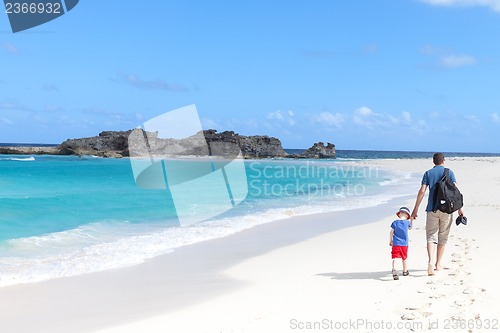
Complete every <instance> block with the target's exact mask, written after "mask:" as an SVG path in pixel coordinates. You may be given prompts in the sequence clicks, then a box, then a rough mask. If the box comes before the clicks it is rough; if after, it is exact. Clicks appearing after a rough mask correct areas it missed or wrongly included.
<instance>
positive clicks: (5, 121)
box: [0, 118, 14, 125]
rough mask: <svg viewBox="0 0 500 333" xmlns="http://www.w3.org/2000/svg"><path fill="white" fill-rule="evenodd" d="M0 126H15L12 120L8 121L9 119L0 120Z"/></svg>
mask: <svg viewBox="0 0 500 333" xmlns="http://www.w3.org/2000/svg"><path fill="white" fill-rule="evenodd" d="M0 124H4V125H13V124H14V123H13V122H12V120H10V119H7V118H0Z"/></svg>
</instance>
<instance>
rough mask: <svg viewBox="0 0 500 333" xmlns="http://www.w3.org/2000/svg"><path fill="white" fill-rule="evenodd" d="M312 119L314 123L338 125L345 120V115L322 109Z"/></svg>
mask: <svg viewBox="0 0 500 333" xmlns="http://www.w3.org/2000/svg"><path fill="white" fill-rule="evenodd" d="M313 120H314V122H316V123H320V124H326V125H328V126H335V127H340V124H341V123H343V122H344V121H345V116H344V115H343V114H341V113H335V114H333V113H331V112H327V111H324V112H321V113H320V114H318V115H316V116H314V118H313Z"/></svg>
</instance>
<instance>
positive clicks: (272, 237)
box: [0, 158, 500, 333]
mask: <svg viewBox="0 0 500 333" xmlns="http://www.w3.org/2000/svg"><path fill="white" fill-rule="evenodd" d="M360 163H365V164H370V165H375V166H378V167H382V168H395V169H398V170H405V171H411V172H416V173H419V174H420V173H423V172H424V171H425V170H427V169H429V168H430V167H432V162H431V161H430V160H373V161H366V162H360ZM447 166H448V167H450V168H452V169H453V170H454V172H455V174H456V176H457V178H458V183H459V187H460V189H461V190H462V192H463V193H464V196H465V202H466V207H465V208H464V211H465V214H466V216H467V217H468V220H469V224H468V225H467V226H464V225H460V226H456V225H453V227H452V231H451V237H450V240H449V243H448V245H447V249H446V252H445V256H444V262H443V264H444V265H445V266H446V267H448V269H447V270H443V271H439V272H436V275H435V276H432V277H429V276H427V272H426V268H427V264H426V263H427V258H426V250H425V247H426V241H425V231H424V225H425V212H424V210H425V203H426V202H425V201H424V202H423V203H422V205H421V207H420V214H419V219H418V220H417V221H415V222H414V229H413V230H412V231H410V237H411V243H410V249H409V270H410V274H411V275H410V276H408V277H403V276H401V277H400V280H399V281H394V280H393V279H392V276H391V275H390V265H391V259H390V247H389V244H388V241H389V231H390V223H391V222H392V220H393V219H394V218H395V215H394V213H395V211H396V209H397V208H398V207H399V206H401V205H407V206H409V207H410V209H412V208H413V204H414V198H411V199H409V198H406V199H404V200H403V201H401V202H400V201H398V202H391V203H389V204H387V205H384V206H382V207H380V209H378V210H376V209H371V210H369V212H370V216H362V217H360V216H356V215H354V214H352V213H350V212H346V213H344V214H340V215H339V214H337V215H335V218H342V219H345V220H346V221H347V220H349V219H350V220H354V219H356V220H358V218H359V220H360V221H361V220H362V219H367V221H370V222H371V223H368V224H364V225H358V226H353V227H348V228H343V229H340V230H337V231H334V232H328V226H327V223H328V219H329V217H330V216H333V215H330V214H320V215H314V216H310V217H303V218H295V219H290V220H288V221H281V222H277V223H272V224H270V225H268V226H267V225H266V226H261V227H260V228H259V227H257V228H254V229H255V230H253V231H252V230H249V231H246V232H242V233H240V234H241V235H234V236H230V237H228V238H227V239H223V240H218V241H216V242H207V244H200V245H198V246H194V247H186V248H184V249H182V250H181V251H176V252H177V254H176V255H173V256H172V255H170V256H169V255H167V256H163V257H159V258H157V259H155V260H152V261H150V262H148V263H146V264H145V265H139V266H135V267H132V268H129V269H123V270H116V271H110V272H103V273H96V274H89V275H86V276H80V277H75V278H68V279H60V280H53V281H48V282H44V283H38V284H33V285H20V286H14V287H8V288H1V289H0V327H2V328H3V330H5V331H6V332H59V331H60V332H64V331H66V332H69V331H71V332H75V331H81V332H84V331H92V332H99V333H105V332H106V333H113V332H190V333H191V332H297V331H305V332H320V331H325V332H328V331H330V332H331V331H335V330H336V329H343V330H345V331H356V332H372V331H382V329H383V328H391V327H390V326H392V329H395V328H396V325H403V326H402V329H399V330H395V331H410V330H409V329H410V328H411V329H412V330H413V331H427V330H429V325H431V326H432V327H431V328H432V331H436V332H439V331H443V332H457V331H463V332H469V330H470V331H473V332H476V331H478V330H477V329H476V328H477V327H478V326H479V325H480V324H482V325H483V327H486V326H487V325H490V326H492V327H496V329H497V330H498V329H500V323H499V322H498V320H499V319H500V315H499V314H498V308H499V307H500V288H499V287H498V286H497V283H496V280H497V278H496V276H495V274H496V272H497V269H496V267H495V263H496V261H495V259H496V258H495V257H496V254H497V253H500V243H499V242H497V237H498V234H499V231H500V225H499V224H498V223H497V221H496V219H497V216H498V214H499V198H500V186H499V185H500V175H497V171H498V170H500V158H463V159H462V158H460V159H458V158H455V159H451V158H450V159H449V160H448V161H447ZM418 189H419V184H418V183H416V184H415V196H416V193H417V191H418ZM381 209H382V211H381ZM353 215H354V216H353ZM304 222H308V223H316V227H315V228H314V229H315V230H317V232H318V234H317V235H315V234H310V235H308V236H305V237H304V235H303V233H305V232H306V231H307V230H310V228H304ZM321 232H326V233H322V234H320V233H321ZM278 235H279V236H278ZM301 237H302V238H301ZM300 239H306V240H303V241H298V240H300ZM211 244H212V245H213V244H215V245H213V246H212V245H211ZM217 244H219V245H217ZM221 246H222V247H221ZM207 249H208V250H207ZM252 249H258V250H252ZM200 250H201V251H203V253H201V252H200ZM207 251H208V252H210V253H207ZM217 251H220V252H217ZM176 252H174V253H176ZM201 254H202V255H201ZM167 266H168V267H167ZM495 325H496V326H495ZM457 327H458V328H459V329H456V328H457ZM460 327H461V328H462V329H460ZM300 328H304V329H303V330H301V329H300ZM313 328H315V329H313ZM486 331H492V329H489V330H486Z"/></svg>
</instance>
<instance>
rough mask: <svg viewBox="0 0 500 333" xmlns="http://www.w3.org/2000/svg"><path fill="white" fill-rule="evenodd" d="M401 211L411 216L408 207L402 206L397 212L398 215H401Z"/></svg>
mask: <svg viewBox="0 0 500 333" xmlns="http://www.w3.org/2000/svg"><path fill="white" fill-rule="evenodd" d="M401 212H403V213H406V214H408V216H411V213H410V209H409V208H408V207H401V208H399V210H398V212H397V213H396V215H397V216H398V217H399V213H401Z"/></svg>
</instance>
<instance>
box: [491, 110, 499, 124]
mask: <svg viewBox="0 0 500 333" xmlns="http://www.w3.org/2000/svg"><path fill="white" fill-rule="evenodd" d="M491 120H493V121H494V122H495V123H500V115H499V114H498V113H497V112H495V113H492V114H491Z"/></svg>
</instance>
